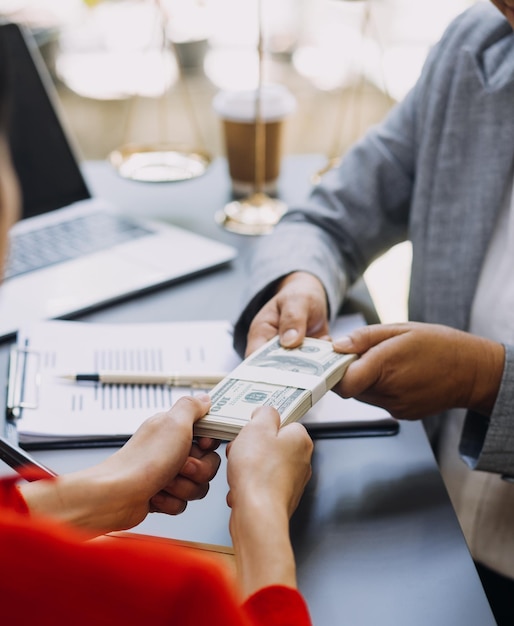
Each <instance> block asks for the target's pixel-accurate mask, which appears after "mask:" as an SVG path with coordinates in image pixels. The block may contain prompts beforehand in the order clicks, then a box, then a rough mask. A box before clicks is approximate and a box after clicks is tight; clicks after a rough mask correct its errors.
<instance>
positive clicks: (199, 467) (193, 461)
mask: <svg viewBox="0 0 514 626" xmlns="http://www.w3.org/2000/svg"><path fill="white" fill-rule="evenodd" d="M220 463H221V458H220V456H219V454H217V453H216V452H208V453H204V454H203V456H202V457H200V458H195V457H194V456H189V457H188V459H187V460H186V462H185V463H184V465H183V467H182V469H181V470H180V475H181V476H184V477H185V478H189V479H190V480H193V481H195V482H197V483H203V482H208V481H210V480H212V479H213V478H214V476H216V474H217V472H218V469H219V466H220Z"/></svg>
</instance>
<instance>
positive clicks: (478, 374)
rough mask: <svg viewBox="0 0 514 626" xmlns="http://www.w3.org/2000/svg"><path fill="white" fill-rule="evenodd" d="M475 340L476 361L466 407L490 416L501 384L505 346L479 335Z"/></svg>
mask: <svg viewBox="0 0 514 626" xmlns="http://www.w3.org/2000/svg"><path fill="white" fill-rule="evenodd" d="M477 340H478V342H479V345H478V346H477V347H476V349H475V351H474V354H475V361H476V362H475V368H474V376H473V378H472V380H471V389H470V400H469V403H468V406H467V408H468V409H471V410H473V411H475V412H477V413H480V414H481V415H485V416H490V415H491V413H492V411H493V408H494V404H495V402H496V398H497V396H498V391H499V389H500V385H501V380H502V375H503V368H504V364H505V348H504V346H503V345H502V344H500V343H497V342H495V341H491V340H488V339H483V338H481V337H479V338H477Z"/></svg>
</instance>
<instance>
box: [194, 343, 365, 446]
mask: <svg viewBox="0 0 514 626" xmlns="http://www.w3.org/2000/svg"><path fill="white" fill-rule="evenodd" d="M355 358H357V357H356V355H354V354H340V353H337V352H334V350H333V347H332V343H331V342H330V341H322V340H321V339H313V338H310V337H308V338H305V339H304V341H303V343H302V345H301V346H299V347H298V348H283V347H282V346H281V345H280V340H279V338H278V337H274V338H273V339H271V340H270V341H268V343H266V344H264V345H263V346H262V347H261V348H260V349H259V350H257V351H256V352H254V353H253V354H251V355H250V356H249V357H248V358H247V359H245V361H243V362H242V363H241V364H240V365H239V366H238V367H236V369H235V370H233V371H232V372H231V373H230V374H229V375H228V376H226V377H225V378H224V379H223V380H222V381H221V382H220V383H218V384H217V385H216V387H214V389H212V391H211V392H210V394H209V395H210V396H211V408H210V411H209V413H208V414H207V415H206V416H205V417H204V418H202V419H201V420H200V421H198V422H197V423H196V424H195V430H194V434H195V436H198V437H214V438H216V439H224V440H228V441H230V440H232V439H234V438H235V436H236V435H237V434H238V432H239V431H240V430H241V428H242V427H243V426H244V425H245V424H246V423H247V422H249V421H250V419H251V417H252V413H253V411H254V410H255V409H256V408H257V407H259V406H272V407H274V408H275V409H277V411H278V412H279V414H280V420H281V426H284V425H285V424H289V423H290V422H294V421H297V420H299V419H300V418H301V417H303V415H305V413H306V412H307V411H308V410H309V409H310V408H311V407H312V406H313V405H314V404H315V403H316V402H317V401H318V400H319V399H320V398H321V397H322V396H323V395H324V394H325V393H326V392H327V391H329V390H330V389H331V388H332V387H333V386H334V385H335V384H336V383H337V382H339V380H341V378H342V377H343V375H344V373H345V371H346V368H347V367H348V365H349V364H350V363H351V362H352V361H353V360H354V359H355Z"/></svg>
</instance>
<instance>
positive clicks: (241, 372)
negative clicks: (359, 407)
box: [230, 362, 330, 404]
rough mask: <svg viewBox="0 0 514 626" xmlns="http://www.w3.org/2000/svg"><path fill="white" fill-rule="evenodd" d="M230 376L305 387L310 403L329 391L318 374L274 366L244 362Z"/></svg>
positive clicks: (257, 381)
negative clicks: (260, 365) (291, 370)
mask: <svg viewBox="0 0 514 626" xmlns="http://www.w3.org/2000/svg"><path fill="white" fill-rule="evenodd" d="M230 378H237V379H238V380H249V381H253V382H255V383H269V384H271V385H282V386H284V387H296V388H297V389H305V390H306V391H310V394H311V400H312V404H315V403H316V402H317V401H318V400H321V398H322V397H323V396H324V395H325V394H326V393H327V391H330V388H329V387H327V381H326V380H325V379H324V378H320V377H319V376H313V375H311V374H302V373H301V372H287V371H285V370H278V369H275V368H273V369H272V368H266V367H252V366H251V365H245V362H243V363H241V365H239V366H238V367H236V369H235V370H234V371H233V372H232V373H231V374H230Z"/></svg>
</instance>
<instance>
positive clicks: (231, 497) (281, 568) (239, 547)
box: [227, 407, 313, 595]
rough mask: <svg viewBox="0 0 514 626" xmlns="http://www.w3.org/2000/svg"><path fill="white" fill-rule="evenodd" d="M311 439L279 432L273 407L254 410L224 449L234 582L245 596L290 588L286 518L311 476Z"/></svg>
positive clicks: (292, 428)
mask: <svg viewBox="0 0 514 626" xmlns="http://www.w3.org/2000/svg"><path fill="white" fill-rule="evenodd" d="M312 450H313V445H312V440H311V439H310V437H309V435H308V434H307V431H306V430H305V428H304V427H303V426H302V425H301V424H298V423H294V424H289V425H288V426H284V427H283V428H280V417H279V415H278V413H277V411H276V410H275V409H272V408H271V407H261V408H259V409H257V410H256V411H255V412H254V414H253V417H252V420H251V422H249V423H248V424H247V425H246V426H245V427H244V428H243V429H242V430H241V432H240V433H239V434H238V435H237V437H236V438H235V440H234V441H233V442H232V443H230V444H229V445H228V447H227V459H228V465H227V479H228V484H229V488H230V491H229V493H228V495H227V502H228V504H229V506H230V507H231V508H232V514H231V517H230V533H231V535H232V540H233V542H234V548H235V553H236V561H237V568H238V574H239V580H240V581H241V585H242V588H243V591H244V592H245V594H246V595H250V594H251V593H253V592H254V591H256V590H257V589H260V588H261V587H264V586H267V585H271V584H281V585H289V586H291V587H295V586H296V570H295V562H294V555H293V551H292V548H291V543H290V539H289V519H290V517H291V515H292V514H293V512H294V510H295V508H296V506H297V504H298V502H299V500H300V497H301V495H302V493H303V490H304V488H305V485H306V484H307V482H308V480H309V478H310V476H311V456H312Z"/></svg>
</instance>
